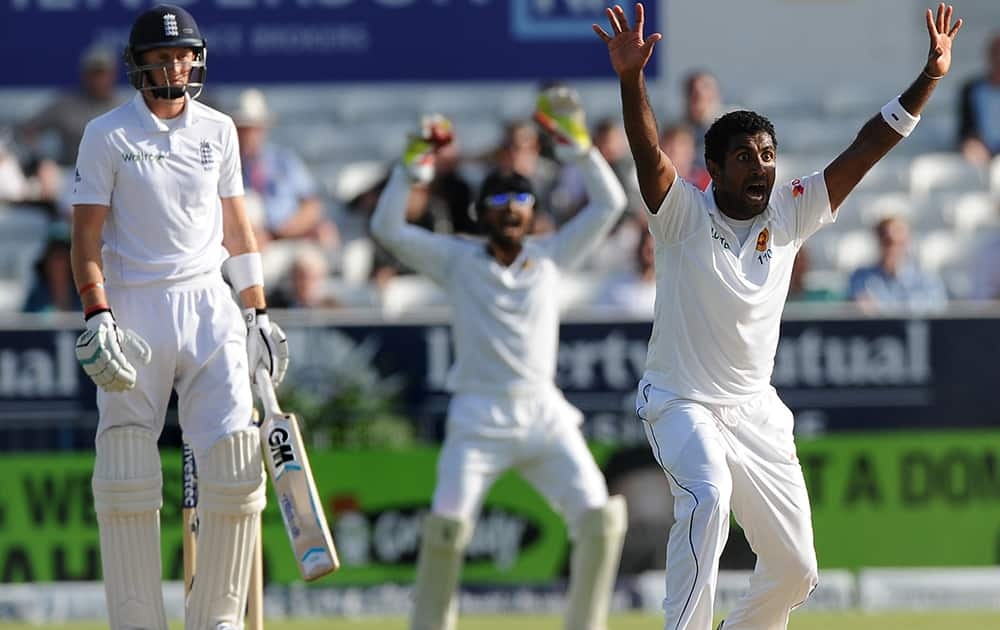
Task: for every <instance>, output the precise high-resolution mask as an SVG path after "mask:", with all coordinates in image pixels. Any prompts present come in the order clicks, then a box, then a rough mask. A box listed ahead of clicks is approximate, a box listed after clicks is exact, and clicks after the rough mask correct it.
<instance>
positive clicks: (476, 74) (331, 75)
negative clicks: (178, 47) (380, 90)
mask: <svg viewBox="0 0 1000 630" xmlns="http://www.w3.org/2000/svg"><path fill="white" fill-rule="evenodd" d="M174 3H175V4H179V5H183V6H184V7H185V8H186V9H187V10H189V11H190V12H191V13H192V15H194V17H195V20H196V21H197V22H198V24H199V27H200V28H201V30H202V32H203V34H204V35H205V38H206V40H207V42H208V51H209V55H208V63H209V71H210V72H209V80H210V81H211V82H212V83H215V82H219V83H253V84H260V83H278V82H281V83H288V82H330V81H476V80H488V81H496V80H510V79H513V80H530V81H538V80H549V79H584V78H609V79H610V78H613V71H612V69H611V64H610V62H609V61H608V54H607V50H606V48H605V46H604V45H603V44H602V43H601V41H600V40H599V39H598V38H597V36H596V35H595V34H594V33H593V31H592V30H591V24H593V23H595V22H598V23H601V24H602V25H603V26H604V27H605V29H606V30H607V25H606V19H605V18H604V16H603V15H602V12H603V8H604V7H605V6H607V2H604V1H602V0H294V1H288V0H211V1H206V0H174ZM153 4H156V3H152V2H148V1H145V2H139V1H136V0H119V1H117V2H106V1H104V0H4V1H3V4H2V5H0V24H2V27H0V34H2V37H0V55H2V56H3V58H4V59H7V60H10V61H11V63H8V64H7V66H8V67H7V68H6V70H5V72H4V74H3V77H2V78H0V84H3V85H8V86H19V85H25V86H27V85H54V84H72V83H75V81H76V73H77V62H78V57H79V55H80V52H81V51H82V50H83V49H85V48H86V47H87V46H89V45H91V44H93V43H98V42H100V43H105V44H107V45H108V46H109V47H112V48H113V49H115V50H122V48H123V46H124V45H125V43H126V42H127V40H128V33H129V29H130V27H131V23H132V21H133V20H134V19H135V17H136V16H137V15H138V14H139V13H140V12H141V11H142V10H143V9H145V8H148V7H149V6H152V5H153ZM656 4H657V3H656V2H655V1H653V2H646V3H645V6H646V21H647V24H649V25H650V26H648V27H647V31H649V30H655V26H656V24H657V18H656V10H655V9H656ZM630 11H631V9H630ZM661 54H662V52H661ZM13 60H17V63H13ZM650 64H651V65H650V69H649V70H650V73H652V74H655V72H656V56H654V57H653V59H652V60H651V62H650Z"/></svg>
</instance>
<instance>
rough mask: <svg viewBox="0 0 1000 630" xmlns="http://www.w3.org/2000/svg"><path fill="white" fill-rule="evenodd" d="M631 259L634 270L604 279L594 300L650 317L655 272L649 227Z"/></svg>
mask: <svg viewBox="0 0 1000 630" xmlns="http://www.w3.org/2000/svg"><path fill="white" fill-rule="evenodd" d="M635 261H636V269H635V271H632V272H628V273H624V274H619V275H615V276H612V277H611V278H609V279H608V281H607V283H606V284H605V286H604V288H603V289H602V290H601V294H600V297H599V298H598V300H597V303H598V304H599V305H601V306H606V307H610V308H614V309H615V310H618V311H621V312H624V313H628V314H629V315H632V316H634V317H641V318H643V319H649V320H651V321H652V319H653V305H654V304H655V303H656V276H655V275H654V273H653V261H654V252H653V235H652V234H651V233H650V232H649V230H645V231H644V232H643V233H642V236H640V237H639V243H638V246H637V247H636V248H635Z"/></svg>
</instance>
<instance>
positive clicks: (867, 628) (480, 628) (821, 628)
mask: <svg viewBox="0 0 1000 630" xmlns="http://www.w3.org/2000/svg"><path fill="white" fill-rule="evenodd" d="M265 626H266V628H267V630H406V622H405V621H404V620H403V619H401V618H399V617H394V618H374V617H364V618H361V619H339V618H338V619H309V620H287V621H286V620H280V621H279V620H270V621H268V622H267V623H266V624H265ZM170 627H171V630H182V628H181V625H180V624H172V625H171V626H170ZM662 627H663V618H662V617H658V616H655V615H639V614H630V615H615V616H614V617H613V618H612V620H611V624H610V626H609V628H610V630H659V629H660V628H662ZM56 628H59V629H61V630H104V629H105V628H107V626H106V625H105V624H99V623H77V624H66V625H59V626H32V625H26V624H12V623H6V624H4V623H0V630H56ZM511 628H516V629H517V630H561V628H562V620H561V619H560V618H559V617H555V616H545V617H541V616H536V615H505V616H468V617H463V618H462V619H461V620H460V621H459V624H458V630H511ZM942 628H947V630H984V629H986V628H1000V613H998V612H979V613H975V612H954V613H885V614H870V615H869V614H864V613H805V612H803V613H798V614H794V615H792V622H791V624H790V625H789V630H941V629H942Z"/></svg>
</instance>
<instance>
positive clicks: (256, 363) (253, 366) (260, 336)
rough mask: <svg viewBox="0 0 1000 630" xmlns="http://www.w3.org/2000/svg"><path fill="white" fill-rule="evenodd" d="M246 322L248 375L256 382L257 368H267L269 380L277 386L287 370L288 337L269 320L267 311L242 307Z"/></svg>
mask: <svg viewBox="0 0 1000 630" xmlns="http://www.w3.org/2000/svg"><path fill="white" fill-rule="evenodd" d="M243 319H244V321H246V323H247V361H248V363H249V367H250V375H251V378H252V379H253V382H256V376H255V375H256V374H257V369H258V368H263V369H265V370H267V373H268V374H269V375H270V376H271V382H272V383H274V386H275V387H277V386H278V385H279V384H281V381H282V379H284V378H285V373H286V372H287V371H288V360H289V357H288V337H287V336H286V335H285V331H284V330H282V329H281V327H280V326H278V325H277V324H274V323H272V322H271V319H270V318H269V317H268V316H267V313H258V312H257V309H255V308H245V309H243Z"/></svg>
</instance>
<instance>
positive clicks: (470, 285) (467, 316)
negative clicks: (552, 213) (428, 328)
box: [371, 151, 626, 395]
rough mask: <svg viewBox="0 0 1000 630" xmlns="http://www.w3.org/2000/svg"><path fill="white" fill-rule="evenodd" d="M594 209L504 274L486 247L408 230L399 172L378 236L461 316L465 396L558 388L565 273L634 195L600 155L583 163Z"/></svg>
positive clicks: (405, 190) (532, 242) (458, 338)
mask: <svg viewBox="0 0 1000 630" xmlns="http://www.w3.org/2000/svg"><path fill="white" fill-rule="evenodd" d="M580 164H581V166H582V167H583V168H584V171H585V185H586V188H587V194H588V197H589V198H590V203H589V204H588V206H587V207H586V208H584V209H583V210H582V211H581V212H580V213H579V214H577V215H576V216H575V217H574V218H573V219H572V220H570V221H569V222H568V223H566V225H564V226H563V227H562V228H561V229H560V230H559V231H558V232H556V233H554V234H550V235H546V236H543V237H533V238H529V239H526V240H525V243H524V247H523V248H522V250H521V253H520V255H518V257H517V259H516V260H515V261H514V262H513V263H512V264H511V265H510V266H509V267H505V266H503V265H501V264H500V263H499V262H498V261H497V260H496V259H495V258H493V257H492V256H491V255H490V254H489V253H488V252H487V250H486V243H485V241H484V240H482V239H469V238H461V237H455V236H450V235H443V234H434V233H432V232H429V231H427V230H424V229H422V228H419V227H416V226H413V225H410V224H408V223H406V221H405V218H404V212H405V209H406V202H407V199H408V196H409V192H410V184H409V181H408V180H407V178H406V175H405V173H404V172H403V170H402V168H401V167H398V166H397V167H396V168H395V169H394V170H393V173H392V176H391V177H390V179H389V183H388V185H387V186H386V189H385V191H384V192H383V193H382V196H381V197H380V198H379V202H378V206H377V207H376V209H375V213H374V214H373V215H372V222H371V227H372V233H373V234H374V235H375V237H376V238H378V240H379V242H381V243H382V244H383V245H384V246H385V247H386V248H388V249H389V250H390V251H392V252H393V253H394V254H395V255H396V256H397V257H398V258H399V259H400V260H401V261H402V262H403V263H404V264H406V265H408V266H410V267H411V268H413V269H415V270H417V271H419V272H421V273H424V274H426V275H428V276H429V277H430V278H431V279H433V280H434V281H435V282H436V283H437V284H439V285H440V286H441V287H443V288H444V289H445V291H446V292H447V293H448V295H449V297H450V301H451V304H452V307H453V314H452V335H453V338H454V345H455V363H454V365H453V366H452V369H451V371H450V373H449V377H448V381H447V387H448V389H449V390H450V391H453V392H459V393H480V394H499V395H506V394H531V393H535V392H541V391H544V390H547V389H548V390H551V389H552V388H553V387H554V379H555V371H556V356H557V352H558V345H559V299H558V293H559V276H560V274H559V272H560V269H561V268H568V267H572V266H574V265H576V264H578V263H579V262H581V261H582V260H583V258H585V257H586V256H587V254H588V253H590V252H591V251H592V250H593V249H594V247H595V246H596V245H597V243H598V241H600V240H601V239H602V238H604V237H605V236H606V235H607V233H608V232H609V231H610V230H611V228H612V227H613V226H614V225H615V223H616V222H617V221H618V218H619V217H620V216H621V214H622V212H623V211H624V209H625V204H626V198H625V191H624V190H623V189H622V187H621V184H619V183H618V180H617V178H616V177H615V174H614V172H612V170H611V168H610V167H609V166H608V165H607V163H606V162H605V161H604V158H602V157H600V154H599V153H597V152H596V151H591V152H590V153H588V155H587V156H586V157H585V158H583V159H581V160H580Z"/></svg>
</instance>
